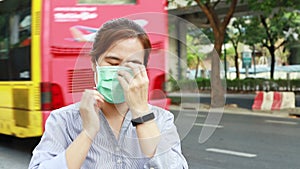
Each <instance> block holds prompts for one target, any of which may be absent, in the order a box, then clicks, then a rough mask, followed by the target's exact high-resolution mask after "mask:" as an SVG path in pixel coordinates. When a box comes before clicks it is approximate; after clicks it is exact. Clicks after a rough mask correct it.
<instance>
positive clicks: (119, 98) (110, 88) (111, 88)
mask: <svg viewBox="0 0 300 169" xmlns="http://www.w3.org/2000/svg"><path fill="white" fill-rule="evenodd" d="M96 69H97V75H98V82H97V83H96V88H97V90H98V91H99V92H100V93H101V94H102V95H103V97H104V99H105V101H107V102H109V103H114V104H118V103H123V102H125V97H124V91H123V88H122V86H121V84H120V82H119V80H118V71H119V70H126V71H128V72H130V73H131V74H132V71H131V69H130V68H128V67H124V66H97V67H96Z"/></svg>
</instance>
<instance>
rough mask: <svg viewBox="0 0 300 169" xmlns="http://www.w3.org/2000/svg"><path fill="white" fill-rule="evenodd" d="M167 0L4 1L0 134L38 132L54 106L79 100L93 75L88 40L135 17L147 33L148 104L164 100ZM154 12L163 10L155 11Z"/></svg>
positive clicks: (0, 32)
mask: <svg viewBox="0 0 300 169" xmlns="http://www.w3.org/2000/svg"><path fill="white" fill-rule="evenodd" d="M166 5H167V0H151V1H148V0H116V1H109V0H67V1H61V0H2V1H0V96H1V97H0V133H1V134H6V135H14V136H16V137H21V138H22V137H35V136H41V135H42V133H43V129H44V124H45V120H46V119H47V117H48V116H49V114H50V112H51V111H52V110H53V109H57V108H60V107H62V106H65V105H68V104H71V103H74V102H77V101H79V99H80V97H81V92H82V91H83V90H84V89H87V88H92V87H93V86H94V85H95V84H94V80H93V77H94V74H93V72H92V69H91V64H90V58H89V57H86V56H82V54H83V53H87V52H88V49H86V48H85V46H86V44H87V43H88V42H87V41H90V39H91V37H93V34H94V33H95V31H96V30H97V28H98V27H99V26H101V24H102V23H104V22H105V21H107V20H110V19H113V18H119V17H127V18H130V19H133V20H135V21H136V22H137V23H139V24H141V26H143V27H144V29H145V30H146V32H148V33H149V35H150V40H151V43H152V47H153V51H152V53H151V55H150V60H149V64H148V68H147V72H148V76H149V79H150V85H149V100H150V103H152V104H154V105H158V106H161V107H164V108H168V105H169V99H166V98H165V95H164V92H163V83H164V81H165V69H166V63H167V62H166V55H165V54H164V53H165V52H163V51H164V50H166V48H167V46H168V37H167V36H166V35H167V31H168V30H167V15H162V14H166V12H167V11H166ZM156 13H159V14H158V15H156Z"/></svg>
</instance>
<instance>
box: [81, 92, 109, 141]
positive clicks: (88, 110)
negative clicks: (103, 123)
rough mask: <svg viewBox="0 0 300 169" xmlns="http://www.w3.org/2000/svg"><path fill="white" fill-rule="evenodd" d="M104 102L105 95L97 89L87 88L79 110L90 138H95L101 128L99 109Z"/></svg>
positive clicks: (83, 125)
mask: <svg viewBox="0 0 300 169" xmlns="http://www.w3.org/2000/svg"><path fill="white" fill-rule="evenodd" d="M103 103H104V97H103V96H102V95H101V94H100V93H99V92H98V91H97V90H89V89H86V90H85V91H84V92H83V95H82V98H81V102H80V107H79V111H80V115H81V119H82V127H83V130H86V132H87V134H88V137H90V139H94V138H95V136H96V135H97V133H98V131H99V130H100V118H99V110H100V108H101V107H102V105H103Z"/></svg>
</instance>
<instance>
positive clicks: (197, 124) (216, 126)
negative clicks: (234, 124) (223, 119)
mask: <svg viewBox="0 0 300 169" xmlns="http://www.w3.org/2000/svg"><path fill="white" fill-rule="evenodd" d="M194 126H201V127H214V128H223V127H224V126H221V125H213V124H203V123H194Z"/></svg>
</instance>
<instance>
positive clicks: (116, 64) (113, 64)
mask: <svg viewBox="0 0 300 169" xmlns="http://www.w3.org/2000/svg"><path fill="white" fill-rule="evenodd" d="M109 64H110V65H112V66H118V65H119V63H112V62H110V63H109Z"/></svg>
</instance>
